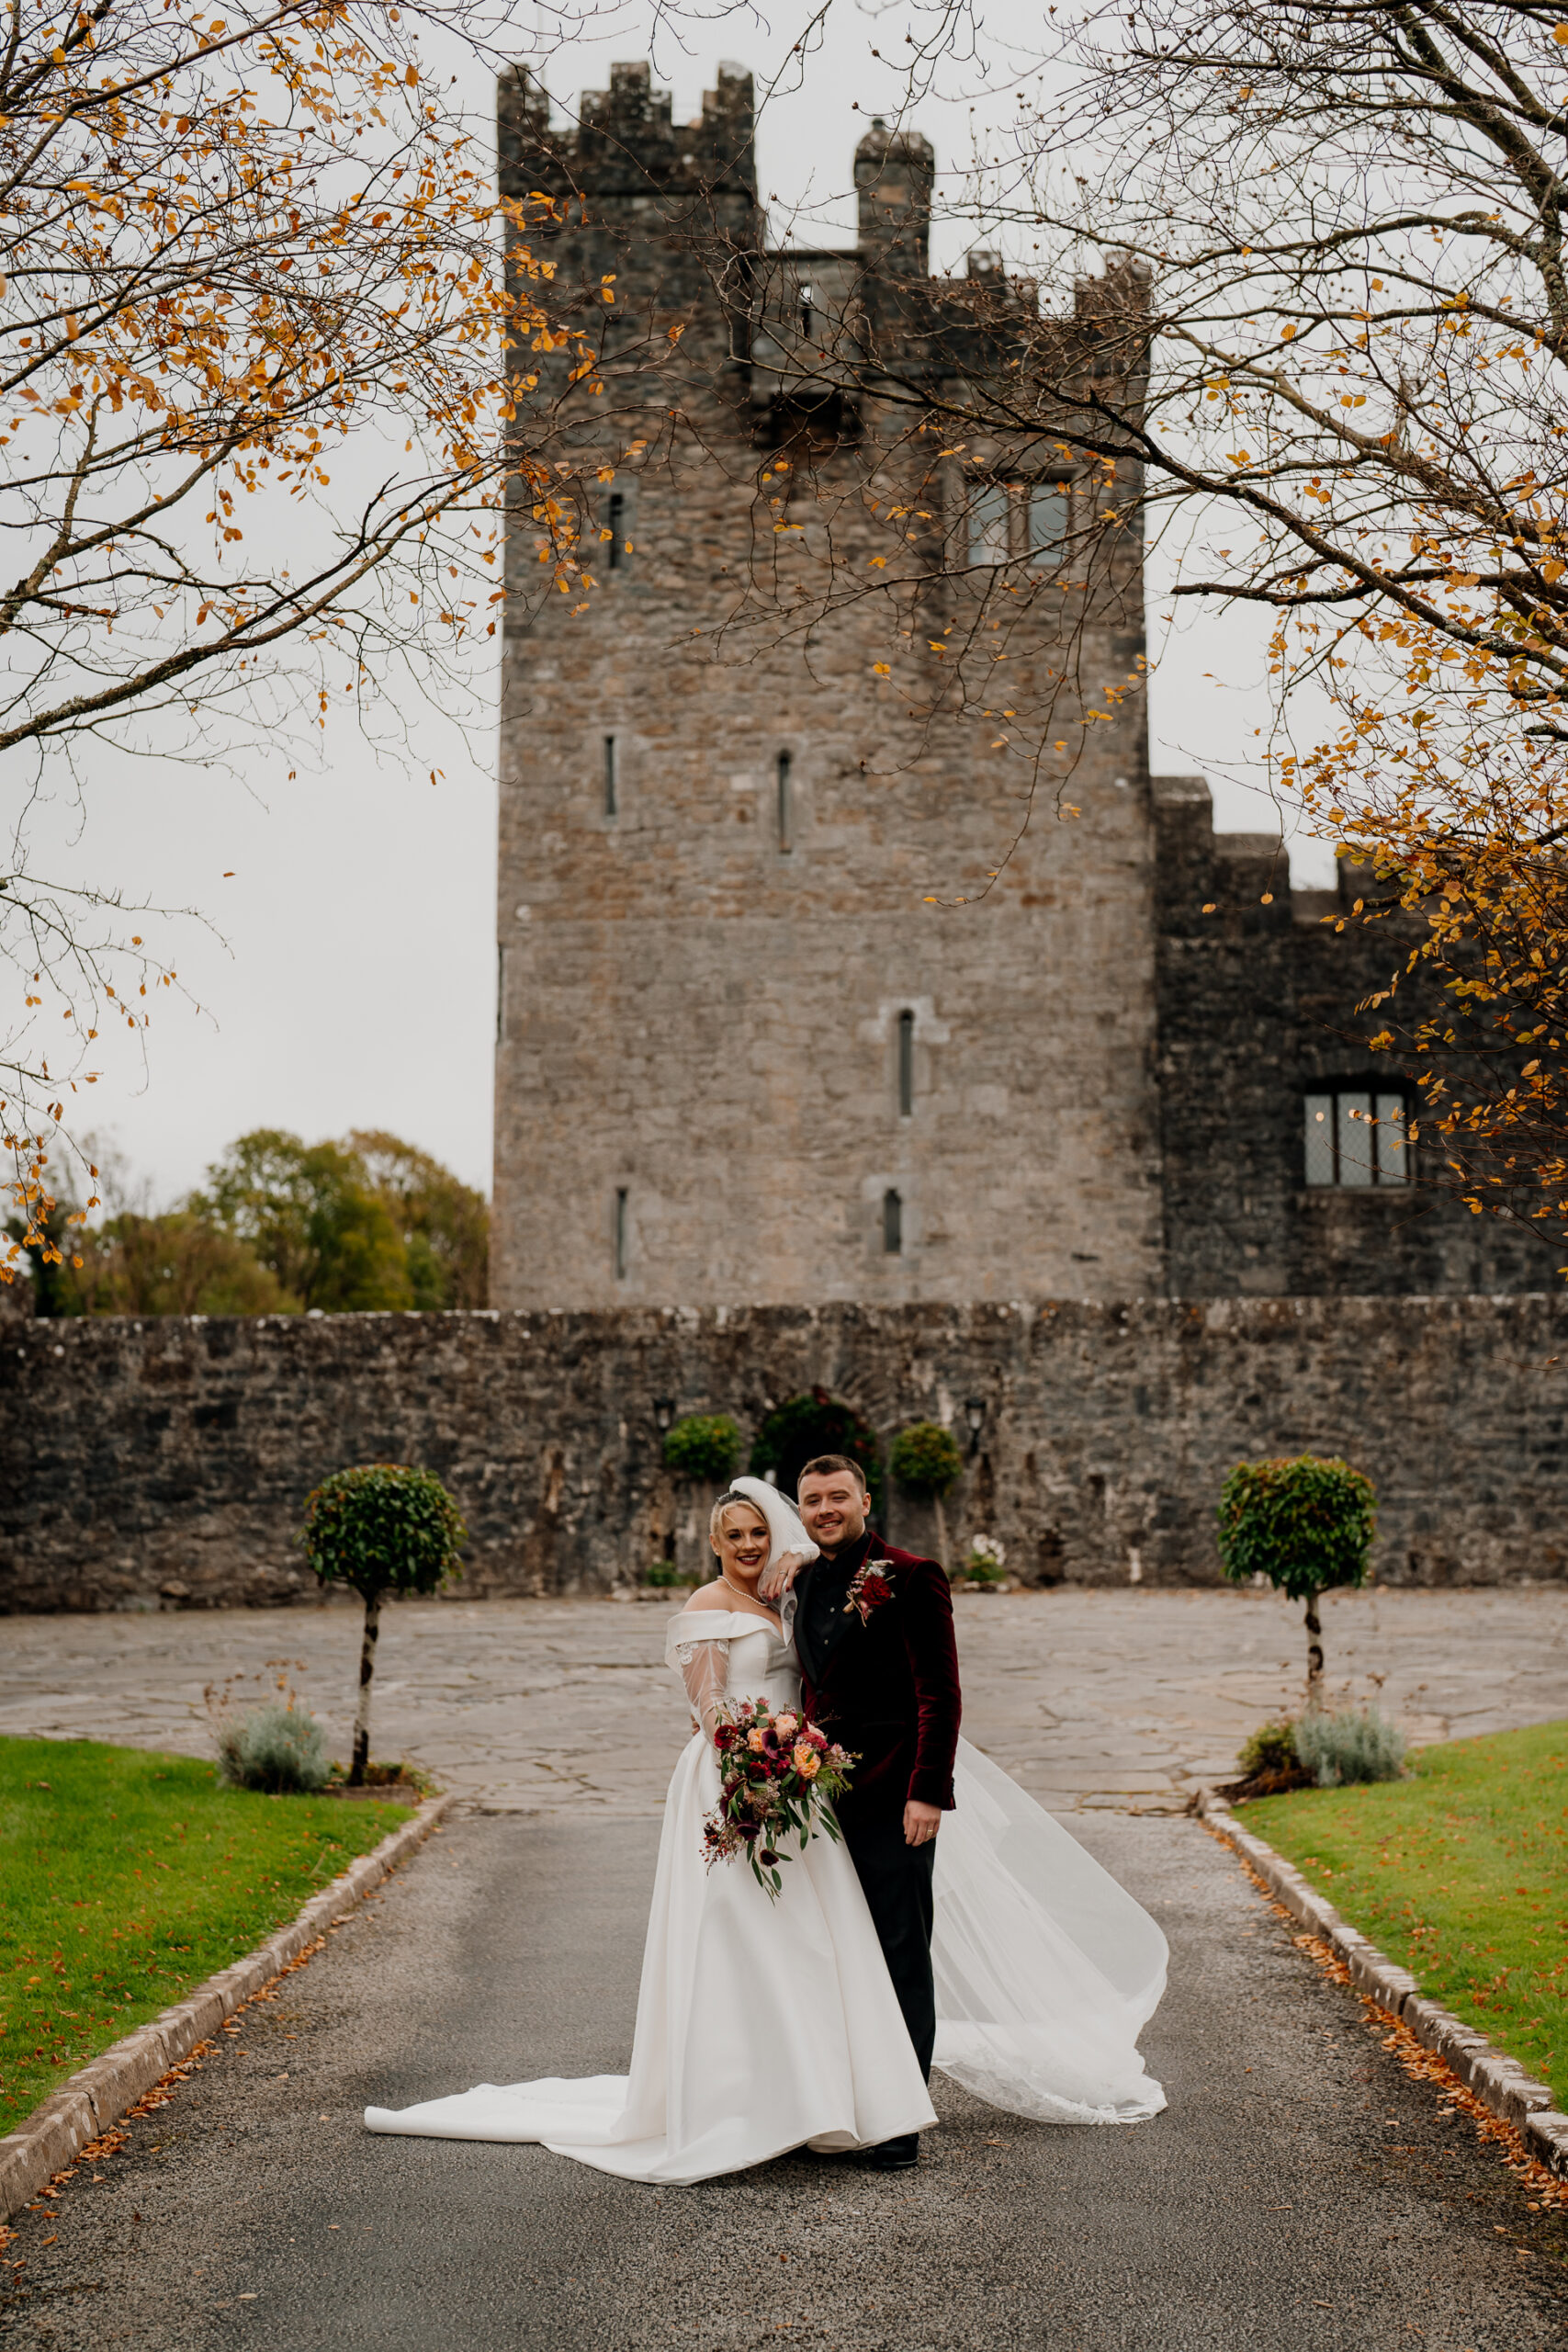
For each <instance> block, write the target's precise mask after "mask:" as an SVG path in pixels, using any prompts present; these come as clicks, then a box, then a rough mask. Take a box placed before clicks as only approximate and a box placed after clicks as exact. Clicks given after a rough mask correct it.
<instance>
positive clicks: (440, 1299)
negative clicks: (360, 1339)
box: [347, 1127, 490, 1307]
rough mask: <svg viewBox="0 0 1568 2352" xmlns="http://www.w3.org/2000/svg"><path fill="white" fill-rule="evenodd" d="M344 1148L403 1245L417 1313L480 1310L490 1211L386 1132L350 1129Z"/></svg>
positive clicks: (485, 1295) (434, 1162) (425, 1156)
mask: <svg viewBox="0 0 1568 2352" xmlns="http://www.w3.org/2000/svg"><path fill="white" fill-rule="evenodd" d="M347 1148H348V1149H349V1150H351V1151H353V1152H355V1153H356V1154H357V1155H358V1158H359V1160H360V1164H361V1166H362V1167H363V1168H364V1170H365V1174H366V1180H367V1182H368V1184H369V1185H370V1188H371V1190H372V1191H373V1192H375V1193H378V1194H379V1195H380V1197H381V1199H382V1200H383V1201H385V1202H386V1204H387V1205H388V1207H389V1209H390V1211H391V1213H392V1216H393V1217H394V1218H395V1220H396V1222H397V1226H398V1229H399V1231H400V1233H401V1235H402V1238H403V1248H404V1250H405V1251H406V1253H407V1259H408V1277H409V1286H410V1288H411V1290H412V1293H413V1303H414V1305H415V1306H423V1307H444V1306H485V1305H486V1304H487V1302H488V1300H489V1296H490V1206H489V1204H488V1203H487V1201H486V1200H485V1196H484V1194H483V1193H476V1192H475V1191H474V1189H473V1187H472V1186H471V1185H469V1184H465V1183H464V1182H463V1181H462V1179H461V1178H460V1177H457V1176H454V1175H453V1173H452V1171H451V1170H450V1169H449V1168H443V1166H442V1165H441V1162H440V1161H439V1160H438V1159H432V1158H431V1155H430V1154H429V1152H427V1151H421V1150H420V1149H419V1148H418V1146H417V1145H415V1144H412V1143H404V1142H403V1141H402V1140H401V1139H400V1137H399V1136H392V1135H388V1134H387V1133H386V1131H385V1129H383V1128H379V1127H374V1128H355V1131H354V1133H353V1134H352V1135H351V1136H349V1137H348V1142H347Z"/></svg>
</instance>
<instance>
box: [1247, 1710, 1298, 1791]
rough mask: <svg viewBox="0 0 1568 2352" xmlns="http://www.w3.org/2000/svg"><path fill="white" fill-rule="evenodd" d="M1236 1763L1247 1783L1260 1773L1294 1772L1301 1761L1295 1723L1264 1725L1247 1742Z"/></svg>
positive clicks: (1259, 1726)
mask: <svg viewBox="0 0 1568 2352" xmlns="http://www.w3.org/2000/svg"><path fill="white" fill-rule="evenodd" d="M1235 1760H1236V1762H1237V1764H1238V1765H1239V1766H1240V1768H1241V1775H1242V1778H1243V1780H1246V1781H1250V1780H1252V1779H1253V1778H1254V1776H1255V1775H1256V1774H1258V1773H1259V1772H1293V1771H1294V1770H1295V1769H1296V1766H1297V1764H1298V1762H1299V1761H1300V1759H1299V1758H1298V1757H1297V1755H1296V1727H1295V1725H1294V1724H1292V1723H1281V1724H1259V1725H1258V1729H1257V1730H1256V1731H1255V1732H1254V1733H1253V1734H1252V1736H1251V1737H1250V1739H1247V1740H1244V1741H1243V1743H1242V1746H1241V1748H1240V1751H1239V1753H1238V1754H1237V1756H1236V1759H1235Z"/></svg>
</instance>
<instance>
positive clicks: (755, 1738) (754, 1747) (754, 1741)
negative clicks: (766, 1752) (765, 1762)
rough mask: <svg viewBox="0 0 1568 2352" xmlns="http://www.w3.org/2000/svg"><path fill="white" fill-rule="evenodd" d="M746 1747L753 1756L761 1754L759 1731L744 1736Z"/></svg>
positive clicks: (760, 1735)
mask: <svg viewBox="0 0 1568 2352" xmlns="http://www.w3.org/2000/svg"><path fill="white" fill-rule="evenodd" d="M746 1745H747V1747H749V1748H750V1749H751V1751H752V1752H753V1754H754V1755H757V1756H761V1752H762V1734H761V1731H760V1730H756V1731H749V1732H748V1733H747V1735H746Z"/></svg>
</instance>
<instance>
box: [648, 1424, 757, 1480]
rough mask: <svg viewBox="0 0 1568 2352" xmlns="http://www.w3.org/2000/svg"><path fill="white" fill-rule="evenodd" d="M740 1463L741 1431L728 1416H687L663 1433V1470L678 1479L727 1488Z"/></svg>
mask: <svg viewBox="0 0 1568 2352" xmlns="http://www.w3.org/2000/svg"><path fill="white" fill-rule="evenodd" d="M739 1459H740V1431H739V1430H738V1429H737V1428H736V1426H735V1423H734V1422H733V1421H732V1420H731V1419H730V1418H729V1416H728V1413H688V1414H687V1416H686V1418H685V1419H684V1420H683V1421H677V1422H676V1424H675V1426H674V1428H673V1429H671V1430H665V1432H664V1466H665V1468H666V1469H667V1470H673V1472H674V1473H675V1476H677V1478H696V1479H708V1480H711V1481H712V1483H713V1484H714V1485H715V1486H724V1485H727V1484H728V1481H729V1480H730V1479H731V1478H732V1477H733V1476H735V1465H736V1464H737V1463H738V1462H739Z"/></svg>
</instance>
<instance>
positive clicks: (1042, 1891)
mask: <svg viewBox="0 0 1568 2352" xmlns="http://www.w3.org/2000/svg"><path fill="white" fill-rule="evenodd" d="M739 1483H741V1482H739V1481H737V1484H738V1485H739ZM745 1484H746V1486H747V1487H751V1486H752V1485H753V1484H754V1482H753V1481H750V1480H747V1481H745ZM765 1491H766V1492H767V1495H768V1505H769V1507H768V1510H767V1516H768V1518H769V1521H770V1522H773V1521H775V1519H776V1520H779V1521H783V1519H784V1514H786V1513H787V1514H788V1519H789V1521H790V1522H791V1523H792V1525H793V1527H794V1530H795V1535H794V1537H793V1538H792V1537H791V1536H790V1534H789V1532H788V1529H787V1528H784V1529H782V1530H781V1529H775V1540H774V1546H773V1548H774V1555H775V1556H776V1555H777V1554H778V1553H779V1552H781V1551H784V1550H788V1549H792V1548H793V1549H796V1550H799V1549H803V1548H804V1549H805V1550H807V1552H810V1551H811V1550H812V1547H811V1546H810V1545H809V1544H806V1542H805V1538H804V1535H803V1533H802V1532H801V1531H800V1528H799V1521H796V1520H795V1518H794V1514H793V1512H789V1510H788V1506H787V1504H784V1501H783V1498H782V1497H779V1496H778V1495H776V1494H775V1493H773V1490H771V1489H768V1490H765ZM665 1654H666V1657H667V1658H668V1660H669V1662H670V1664H671V1666H672V1667H674V1668H675V1670H676V1671H677V1672H678V1673H679V1674H680V1675H681V1677H682V1680H683V1681H684V1683H685V1685H686V1690H687V1693H688V1695H689V1697H690V1698H691V1701H692V1703H693V1705H694V1707H695V1708H696V1709H697V1711H698V1713H699V1714H700V1715H701V1716H702V1718H703V1720H704V1723H705V1725H706V1728H705V1730H703V1731H701V1732H699V1733H697V1734H696V1735H694V1737H693V1738H692V1740H691V1741H690V1743H689V1744H688V1746H687V1747H686V1748H685V1750H684V1751H683V1753H682V1757H681V1760H680V1762H679V1763H678V1764H677V1765H676V1767H675V1772H674V1777H673V1779H672V1780H671V1783H670V1792H669V1796H668V1799H667V1801H666V1804H665V1810H664V1826H663V1833H662V1836H661V1838H660V1847H659V1868H658V1875H657V1878H656V1881H655V1883H654V1890H653V1907H652V1912H651V1914H650V1917H649V1923H648V1940H647V1943H646V1946H645V1948H644V1951H643V1963H642V1987H641V1991H640V1993H639V1995H638V1997H637V2030H636V2034H635V2037H634V2040H633V2044H632V2062H631V2072H630V2074H629V2075H589V2076H586V2077H583V2078H581V2079H578V2080H576V2081H563V2080H560V2079H558V2078H555V2077H550V2078H547V2079H545V2080H543V2081H539V2082H531V2083H512V2084H500V2085H498V2084H494V2083H481V2084H480V2085H479V2087H478V2088H477V2089H475V2090H469V2091H464V2092H461V2093H459V2094H458V2095H457V2096H456V2097H454V2098H436V2099H429V2100H426V2101H425V2102H424V2103H423V2105H421V2106H418V2107H409V2108H402V2109H395V2110H394V2109H388V2108H379V2107H372V2108H367V2109H366V2114H365V2120H366V2123H367V2126H368V2127H369V2129H370V2130H371V2131H399V2132H410V2133H414V2134H419V2135H424V2136H427V2137H431V2138H436V2139H452V2140H498V2141H538V2142H542V2143H544V2145H545V2146H546V2147H547V2148H551V2149H554V2150H555V2151H556V2152H557V2153H558V2154H561V2155H567V2156H575V2157H576V2158H577V2159H578V2160H579V2161H580V2162H581V2163H582V2164H586V2165H596V2166H597V2167H598V2168H599V2170H600V2171H602V2172H611V2173H619V2174H621V2175H623V2176H624V2177H626V2178H628V2179H631V2180H646V2181H657V2182H670V2183H685V2182H692V2181H698V2180H708V2179H711V2178H713V2177H715V2176H716V2175H718V2174H722V2173H728V2172H738V2171H739V2170H740V2169H741V2168H742V2167H743V2166H745V2165H757V2164H762V2163H765V2162H766V2161H767V2160H768V2159H769V2158H770V2157H773V2156H777V2155H782V2154H784V2153H785V2152H786V2151H787V2150H789V2149H791V2148H798V2147H801V2146H809V2147H811V2148H814V2149H818V2150H820V2151H824V2152H831V2151H835V2150H848V2149H852V2148H855V2147H864V2146H870V2145H874V2144H875V2143H877V2142H879V2141H882V2140H888V2139H893V2138H895V2137H897V2136H898V2135H899V2134H901V2133H904V2132H908V2131H924V2130H925V2129H926V2128H927V2127H928V2126H930V2125H931V2124H933V2123H934V2122H935V2121H936V2117H935V2114H934V2112H933V2111H932V2109H931V2099H930V2096H929V2093H928V2091H927V2088H926V2086H925V2084H924V2082H923V2081H922V2080H921V2078H920V2071H919V2064H917V2062H916V2058H915V2054H914V2051H913V2049H912V2047H911V2045H910V2042H909V2038H908V2033H907V2031H906V2030H905V2027H904V2020H903V2017H902V2014H901V2012H900V2010H899V2007H898V2004H897V1998H896V1996H895V1995H894V1991H893V1986H892V1983H891V1980H890V1979H889V1977H888V1974H887V1969H886V1962H884V1960H883V1957H882V1950H881V1947H880V1945H879V1944H878V1942H877V1939H876V1931H875V1929H874V1927H873V1925H872V1921H871V1914H870V1912H869V1911H868V1910H867V1908H866V1902H865V1897H864V1895H863V1894H862V1892H861V1885H860V1881H859V1879H858V1878H857V1877H856V1875H855V1869H854V1864H853V1863H852V1861H851V1860H850V1857H849V1853H848V1851H847V1849H845V1848H844V1847H843V1846H842V1845H841V1844H839V1843H838V1842H836V1841H835V1840H834V1839H832V1838H829V1837H827V1836H825V1835H819V1836H818V1837H816V1838H812V1840H811V1842H810V1843H809V1845H808V1846H807V1848H806V1850H805V1852H804V1853H802V1852H801V1851H800V1849H799V1848H798V1847H797V1846H794V1845H791V1846H790V1847H788V1848H787V1849H785V1850H787V1852H788V1854H789V1856H790V1859H789V1860H787V1861H786V1862H784V1864H783V1865H782V1875H783V1880H784V1889H783V1893H782V1894H781V1895H780V1897H779V1899H778V1901H777V1902H776V1903H771V1902H770V1901H769V1900H768V1897H767V1895H766V1894H765V1893H764V1892H763V1890H762V1889H761V1887H760V1886H759V1885H758V1884H757V1883H756V1881H755V1879H753V1877H752V1875H751V1873H750V1870H749V1869H748V1868H747V1866H746V1864H745V1862H744V1860H734V1861H724V1862H718V1863H716V1864H715V1865H714V1867H713V1869H712V1870H711V1871H710V1870H708V1869H706V1868H705V1861H704V1850H703V1833H702V1825H703V1819H704V1816H705V1815H706V1814H707V1813H708V1812H709V1811H710V1810H711V1808H712V1807H713V1806H714V1805H716V1804H717V1803H718V1798H719V1781H718V1767H717V1763H716V1758H715V1752H714V1748H713V1745H712V1740H711V1737H710V1736H709V1735H710V1733H711V1728H712V1724H713V1720H714V1709H715V1707H716V1705H717V1703H718V1702H719V1701H720V1700H721V1699H725V1698H728V1699H729V1700H740V1699H747V1698H761V1699H764V1700H766V1701H767V1702H768V1704H769V1705H770V1706H771V1707H773V1708H775V1709H777V1708H779V1707H784V1706H788V1707H798V1705H799V1703H800V1669H799V1665H798V1662H797V1660H796V1657H795V1647H794V1644H793V1642H792V1641H791V1640H790V1638H789V1636H788V1633H787V1630H786V1632H785V1633H784V1634H779V1633H776V1632H775V1631H774V1630H773V1627H772V1626H771V1625H769V1624H768V1623H765V1622H764V1621H762V1620H761V1619H759V1618H757V1617H755V1616H751V1615H750V1614H747V1613H746V1612H743V1611H736V1612H733V1613H732V1612H730V1611H721V1610H685V1611H682V1613H681V1614H680V1615H679V1616H678V1617H676V1618H675V1619H673V1621H672V1622H671V1626H670V1629H669V1637H668V1642H667V1645H666V1653H665ZM954 1788H955V1794H956V1797H957V1810H956V1811H955V1812H953V1813H950V1814H947V1815H944V1816H943V1820H942V1828H941V1830H940V1832H939V1834H938V1838H937V1852H936V1928H935V1933H934V1936H933V1939H932V1944H931V1958H932V1964H933V1969H934V1973H935V1978H936V1998H937V2038H936V2064H937V2066H938V2067H939V2068H941V2070H942V2072H943V2073H944V2074H947V2075H951V2076H952V2077H953V2080H954V2081H956V2082H959V2083H962V2084H964V2086H966V2087H967V2088H968V2089H970V2090H972V2091H974V2092H976V2093H977V2095H978V2096H979V2097H980V2098H983V2099H986V2100H987V2101H989V2102H990V2104H991V2105H993V2106H996V2107H1003V2108H1008V2109H1011V2110H1012V2111H1014V2112H1015V2113H1017V2114H1021V2115H1030V2116H1035V2117H1038V2118H1040V2119H1042V2120H1045V2121H1048V2122H1058V2123H1133V2122H1138V2121H1141V2120H1143V2119H1144V2118H1145V2117H1146V2116H1151V2115H1155V2114H1157V2113H1158V2111H1159V2109H1161V2108H1162V2107H1163V2106H1164V2105H1165V2095H1164V2093H1163V2091H1162V2090H1161V2089H1160V2086H1159V2085H1158V2084H1157V2083H1156V2082H1152V2081H1151V2080H1150V2079H1149V2077H1148V2076H1147V2075H1145V2072H1144V2064H1143V2060H1142V2059H1141V2058H1140V2056H1139V2054H1138V2049H1137V2037H1138V2033H1139V2030H1140V2029H1141V2028H1142V2026H1143V2025H1144V2024H1145V2021H1146V2019H1147V2018H1149V2017H1150V2015H1151V2014H1152V2013H1153V2011H1154V2008H1155V2007H1156V2003H1157V2002H1158V2000H1159V1997H1160V1995H1161V1993H1162V1991H1163V1990H1164V1985H1165V1966H1166V1945H1165V1938H1164V1937H1163V1936H1162V1935H1161V1933H1160V1931H1159V1928H1157V1927H1156V1924H1155V1922H1154V1921H1153V1920H1152V1919H1151V1918H1150V1917H1148V1915H1147V1913H1146V1912H1145V1911H1144V1910H1142V1909H1141V1908H1140V1907H1139V1905H1137V1904H1136V1903H1134V1900H1133V1898H1132V1896H1131V1895H1130V1894H1126V1893H1125V1891H1124V1890H1123V1889H1122V1887H1120V1886H1119V1885H1118V1884H1117V1883H1116V1882H1115V1880H1114V1879H1112V1878H1111V1877H1110V1876H1109V1875H1108V1874H1107V1873H1106V1872H1105V1871H1102V1870H1101V1869H1100V1865H1099V1863H1098V1862H1096V1861H1094V1860H1092V1859H1091V1858H1090V1857H1089V1855H1088V1854H1087V1853H1086V1852H1085V1851H1084V1849H1083V1848H1082V1847H1081V1846H1080V1845H1078V1843H1077V1840H1076V1839H1075V1838H1072V1837H1070V1836H1069V1835H1068V1833H1067V1832H1066V1830H1065V1829H1064V1828H1062V1826H1060V1824H1059V1823H1057V1822H1056V1821H1055V1820H1053V1818H1052V1816H1051V1815H1049V1814H1048V1813H1046V1812H1045V1811H1044V1810H1043V1808H1042V1807H1041V1806H1040V1805H1038V1804H1036V1803H1035V1802H1034V1800H1033V1798H1032V1797H1031V1796H1028V1795H1027V1794H1026V1793H1025V1792H1024V1791H1023V1790H1022V1789H1021V1788H1020V1787H1019V1786H1018V1785H1017V1783H1016V1782H1015V1781H1011V1780H1010V1779H1009V1777H1008V1775H1007V1774H1006V1773H1005V1772H1003V1771H1001V1770H999V1769H998V1766H996V1765H995V1764H993V1763H991V1762H990V1761H989V1759H988V1758H986V1757H984V1756H982V1755H980V1754H979V1753H978V1751H977V1750H976V1749H975V1748H973V1747H970V1746H969V1745H968V1743H967V1741H964V1740H961V1741H960V1742H959V1753H958V1763H957V1769H956V1772H955V1779H954Z"/></svg>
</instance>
